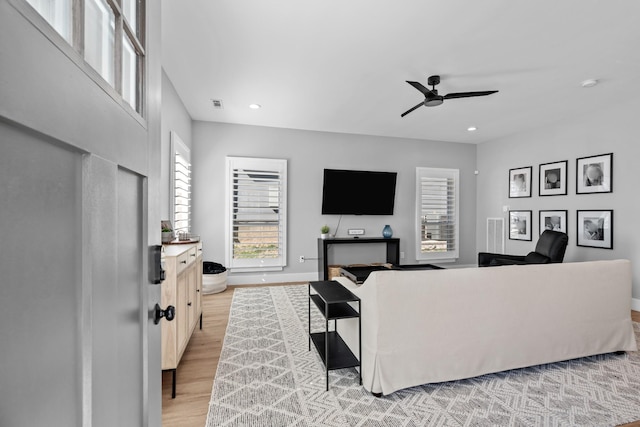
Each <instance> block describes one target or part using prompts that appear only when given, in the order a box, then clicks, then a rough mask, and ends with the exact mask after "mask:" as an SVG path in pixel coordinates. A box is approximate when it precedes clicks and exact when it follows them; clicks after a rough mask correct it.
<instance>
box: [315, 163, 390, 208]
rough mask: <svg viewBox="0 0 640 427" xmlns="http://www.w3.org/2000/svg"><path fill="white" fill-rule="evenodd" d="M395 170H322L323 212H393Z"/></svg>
mask: <svg viewBox="0 0 640 427" xmlns="http://www.w3.org/2000/svg"><path fill="white" fill-rule="evenodd" d="M397 175H398V174H397V173H396V172H372V171H355V170H339V169H325V170H324V185H323V188H322V213H323V214H325V215H331V214H333V215H345V214H350V215H393V206H394V202H395V197H396V178H397Z"/></svg>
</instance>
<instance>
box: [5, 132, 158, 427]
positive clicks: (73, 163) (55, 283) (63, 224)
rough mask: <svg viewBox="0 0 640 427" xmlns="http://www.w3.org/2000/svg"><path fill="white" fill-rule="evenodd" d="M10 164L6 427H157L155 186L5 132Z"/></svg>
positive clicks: (94, 159) (57, 146)
mask: <svg viewBox="0 0 640 427" xmlns="http://www.w3.org/2000/svg"><path fill="white" fill-rule="evenodd" d="M0 152H1V153H2V155H1V156H0V240H1V241H0V338H1V339H2V342H1V345H0V385H1V387H0V426H11V427H14V426H15V427H21V426H29V427H30V426H36V425H61V426H69V427H73V426H81V425H87V426H88V425H91V426H93V427H102V426H104V427H112V426H116V425H117V426H124V427H126V426H136V427H138V426H146V425H148V418H149V411H150V408H149V406H148V400H147V399H148V390H147V387H148V381H149V373H150V372H157V375H158V376H160V371H159V362H158V363H155V364H153V366H154V367H156V368H157V369H155V371H150V370H149V369H150V364H149V363H148V354H149V351H148V348H149V347H148V346H149V344H148V343H147V336H148V328H149V327H148V322H149V319H148V318H149V309H148V306H149V301H148V298H149V296H148V294H149V286H148V280H147V278H146V264H145V262H146V260H147V259H146V257H145V254H144V250H145V248H146V245H145V244H144V242H145V241H146V227H147V224H146V219H145V218H146V209H147V207H146V203H145V202H144V200H145V198H146V190H145V186H144V185H145V178H144V177H142V176H140V175H138V174H135V173H132V172H129V171H128V170H124V169H122V168H120V167H118V165H116V164H114V163H112V162H109V161H107V160H105V159H102V158H100V157H98V156H94V155H91V154H83V153H80V152H76V151H74V150H73V149H70V148H67V147H66V146H65V145H64V144H62V143H59V142H56V141H53V140H49V139H48V138H46V137H42V136H40V135H38V134H35V133H33V132H30V131H28V130H25V129H23V128H20V127H17V126H13V125H10V124H7V123H5V122H2V121H0ZM154 326H155V325H154ZM154 337H155V338H154V340H152V344H151V345H152V347H153V348H154V350H153V351H158V352H159V351H160V341H159V338H158V334H157V333H156V334H154Z"/></svg>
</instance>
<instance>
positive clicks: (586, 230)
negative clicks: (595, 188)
mask: <svg viewBox="0 0 640 427" xmlns="http://www.w3.org/2000/svg"><path fill="white" fill-rule="evenodd" d="M577 224H578V226H577V227H578V228H577V230H576V231H577V233H576V234H577V235H578V246H586V247H589V248H602V249H613V211H612V210H605V211H592V210H585V211H578V222H577Z"/></svg>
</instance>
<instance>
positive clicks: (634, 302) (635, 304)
mask: <svg viewBox="0 0 640 427" xmlns="http://www.w3.org/2000/svg"><path fill="white" fill-rule="evenodd" d="M631 310H633V311H640V298H631Z"/></svg>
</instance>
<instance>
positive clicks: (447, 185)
mask: <svg viewBox="0 0 640 427" xmlns="http://www.w3.org/2000/svg"><path fill="white" fill-rule="evenodd" d="M459 175H460V173H459V171H458V170H457V169H436V168H420V167H419V168H416V237H417V238H416V242H417V248H416V259H418V260H430V261H435V260H440V261H445V260H449V261H451V260H455V259H457V258H458V256H459V255H458V253H459V250H458V212H459V182H458V181H459Z"/></svg>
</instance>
